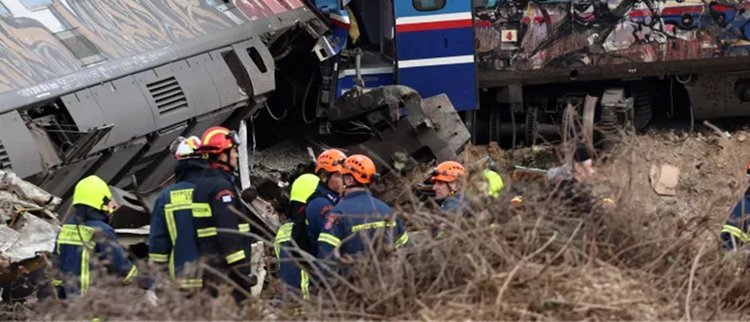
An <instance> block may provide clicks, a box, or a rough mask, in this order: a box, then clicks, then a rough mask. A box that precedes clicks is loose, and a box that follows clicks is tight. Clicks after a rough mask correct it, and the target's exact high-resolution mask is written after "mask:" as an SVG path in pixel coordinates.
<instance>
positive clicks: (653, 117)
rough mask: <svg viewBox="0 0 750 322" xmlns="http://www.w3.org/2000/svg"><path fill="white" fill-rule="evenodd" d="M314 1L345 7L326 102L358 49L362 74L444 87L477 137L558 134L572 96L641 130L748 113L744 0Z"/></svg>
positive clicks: (369, 82)
mask: <svg viewBox="0 0 750 322" xmlns="http://www.w3.org/2000/svg"><path fill="white" fill-rule="evenodd" d="M315 2H316V5H317V7H318V8H322V9H321V11H323V12H326V13H327V14H329V15H331V16H334V14H335V15H337V16H339V17H341V18H342V19H339V20H338V21H339V22H340V23H339V24H338V25H336V24H332V25H333V26H334V27H336V26H338V27H339V28H340V29H339V36H340V38H339V40H340V41H338V42H337V44H338V45H339V48H337V49H336V50H337V51H336V58H335V59H332V60H330V62H329V63H328V64H324V67H323V75H324V84H326V82H329V83H330V85H324V86H328V87H330V88H327V87H324V88H322V91H321V93H322V94H323V95H322V96H321V97H322V99H321V100H320V105H321V106H319V113H323V114H324V112H321V111H325V109H326V106H327V105H330V104H332V103H331V102H332V99H335V98H336V97H339V96H341V95H342V93H344V92H346V91H347V90H349V89H351V88H352V87H354V85H356V84H357V76H356V75H357V68H356V67H357V64H356V61H357V59H356V57H357V54H356V49H357V48H359V49H360V50H362V53H361V58H360V61H361V63H360V66H359V73H360V75H361V80H362V81H363V82H364V87H366V88H371V87H375V86H378V85H384V84H389V83H395V84H402V85H408V86H411V87H413V88H416V89H417V90H418V91H419V92H420V93H421V94H422V96H425V97H426V96H430V95H433V94H436V93H441V92H445V93H447V94H448V96H449V97H450V99H451V101H452V102H453V104H454V105H455V107H456V109H457V110H460V111H464V117H465V120H466V121H467V123H469V124H470V125H471V126H472V128H473V129H472V130H473V134H474V136H473V137H474V139H475V140H479V141H487V140H495V141H502V142H504V143H508V144H511V145H512V144H517V143H526V144H532V143H534V142H536V141H537V140H538V139H539V138H542V137H544V138H554V137H559V134H560V129H559V126H558V124H561V123H562V119H563V114H564V110H565V107H566V106H568V105H569V104H572V105H573V106H579V109H578V111H577V112H578V113H579V114H580V115H581V116H582V114H583V111H582V105H583V104H582V102H583V101H584V100H585V97H586V96H587V95H590V96H594V97H596V98H597V104H596V113H594V114H593V115H594V116H593V117H594V120H593V122H595V123H597V124H603V123H608V122H609V123H611V122H615V123H618V124H620V125H628V126H633V127H635V128H636V129H639V130H640V129H643V128H645V127H646V126H648V125H649V124H652V123H654V122H661V121H670V120H681V121H686V122H690V121H692V122H695V121H696V120H704V119H714V118H721V117H732V116H746V115H748V114H750V73H749V72H748V70H747V66H748V62H749V60H748V57H747V56H748V54H750V50H749V48H750V47H748V46H747V43H748V41H750V38H748V35H750V34H749V33H750V28H749V27H748V17H750V16H749V15H748V14H747V13H746V12H748V11H747V7H748V6H749V4H750V2H748V1H744V0H742V1H737V2H732V3H725V2H702V1H697V0H659V1H653V2H643V1H635V0H608V1H601V0H545V1H529V0H473V1H467V0H464V1H457V0H456V1H454V0H351V1H345V0H343V1H342V0H339V1H336V0H328V1H315ZM334 20H336V19H332V21H334ZM716 88H723V89H724V90H721V93H719V95H716V93H715V89H716ZM329 91H330V93H333V95H328V93H329ZM623 104H624V106H620V105H623ZM617 106H620V107H617ZM605 109H609V110H608V111H606V113H604V112H605V111H604V110H605ZM623 109H624V110H623ZM611 111H619V112H617V113H618V115H617V117H616V118H614V119H613V118H607V117H605V119H602V116H601V115H602V114H606V115H610V114H611V113H609V112H611ZM610 116H611V115H610Z"/></svg>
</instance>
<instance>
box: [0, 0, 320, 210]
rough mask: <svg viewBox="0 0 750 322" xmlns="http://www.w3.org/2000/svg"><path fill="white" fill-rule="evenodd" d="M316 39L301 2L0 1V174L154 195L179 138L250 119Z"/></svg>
mask: <svg viewBox="0 0 750 322" xmlns="http://www.w3.org/2000/svg"><path fill="white" fill-rule="evenodd" d="M325 29H326V27H325V25H324V24H322V23H321V21H320V19H319V18H318V17H317V16H316V15H315V12H314V11H313V10H310V8H309V7H307V6H306V5H305V4H304V3H303V1H302V0H254V1H246V0H233V1H228V0H200V1H198V0H190V1H186V0H159V1H151V0H142V1H139V0H108V1H99V0H2V1H0V42H2V45H1V46H0V48H2V49H1V50H2V52H1V53H0V65H1V66H2V67H0V168H3V169H10V170H12V171H14V172H15V173H17V174H18V175H19V176H21V177H24V178H28V179H30V180H31V181H32V182H34V183H37V184H38V185H40V186H41V187H42V188H44V189H46V190H48V191H49V192H50V193H52V194H54V195H58V196H61V197H64V198H67V197H69V195H70V193H71V192H72V188H73V186H74V184H75V182H76V181H77V180H79V179H80V178H82V177H83V176H84V175H86V174H90V173H96V174H97V175H99V176H101V177H102V178H103V179H104V180H106V181H107V182H110V183H111V184H112V185H115V186H119V187H130V186H131V183H132V182H131V181H132V180H133V179H134V178H135V179H136V181H137V182H138V184H139V185H140V189H139V190H142V191H143V190H149V189H153V188H155V187H158V185H159V184H160V183H162V181H164V180H165V179H167V178H168V177H169V175H170V174H171V172H172V171H171V169H172V165H173V162H174V161H173V160H172V158H171V157H169V156H168V153H167V150H168V149H167V146H168V145H169V144H170V143H171V142H172V141H173V140H174V139H175V138H176V137H177V136H179V135H188V134H194V133H200V132H202V131H203V130H204V129H206V128H208V127H210V126H213V125H217V124H222V123H226V122H232V121H235V120H237V121H239V120H240V119H242V118H244V117H246V116H247V115H248V114H249V113H252V112H253V110H254V109H256V108H257V107H258V106H260V105H261V104H263V103H264V102H265V101H266V99H267V97H268V96H269V95H270V94H271V93H272V92H273V91H274V90H275V85H276V78H279V77H284V74H283V71H277V70H276V69H277V67H278V66H277V63H278V62H279V60H281V59H283V58H284V57H286V56H287V55H288V54H289V52H290V51H294V50H296V49H297V47H296V46H298V45H299V46H300V47H301V48H303V49H301V51H302V52H305V53H308V54H309V52H310V48H311V46H312V44H314V43H315V41H316V39H317V38H318V37H319V36H320V34H319V33H322V32H323V31H325Z"/></svg>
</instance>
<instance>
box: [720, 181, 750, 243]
mask: <svg viewBox="0 0 750 322" xmlns="http://www.w3.org/2000/svg"><path fill="white" fill-rule="evenodd" d="M749 226H750V189H748V190H747V191H745V195H744V196H742V199H740V200H738V201H737V203H735V205H734V207H733V208H732V213H730V214H729V218H728V219H727V222H726V223H725V224H724V226H723V227H722V229H721V240H722V242H723V247H724V248H725V249H728V250H734V249H736V248H737V247H738V246H740V245H742V244H744V243H746V242H748V241H750V234H748V228H750V227H749Z"/></svg>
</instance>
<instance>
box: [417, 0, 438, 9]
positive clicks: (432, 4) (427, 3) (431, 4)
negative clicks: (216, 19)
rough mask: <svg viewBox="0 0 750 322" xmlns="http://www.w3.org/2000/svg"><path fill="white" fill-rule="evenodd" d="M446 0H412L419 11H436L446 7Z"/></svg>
mask: <svg viewBox="0 0 750 322" xmlns="http://www.w3.org/2000/svg"><path fill="white" fill-rule="evenodd" d="M445 1H446V0H412V4H413V5H414V9H417V10H419V11H435V10H440V9H443V8H444V7H445Z"/></svg>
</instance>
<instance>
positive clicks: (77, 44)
mask: <svg viewBox="0 0 750 322" xmlns="http://www.w3.org/2000/svg"><path fill="white" fill-rule="evenodd" d="M55 37H57V39H59V40H60V41H61V42H62V43H63V45H65V47H66V48H68V50H70V52H71V53H73V55H74V56H76V58H78V60H80V61H81V65H82V66H83V67H85V66H88V65H92V64H96V63H99V62H102V61H104V60H106V59H107V57H105V56H104V55H102V52H101V51H99V48H97V47H96V45H94V43H93V42H91V40H89V39H88V38H86V36H84V35H83V34H81V32H80V31H78V29H76V28H74V29H68V30H63V31H61V32H58V33H55Z"/></svg>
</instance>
